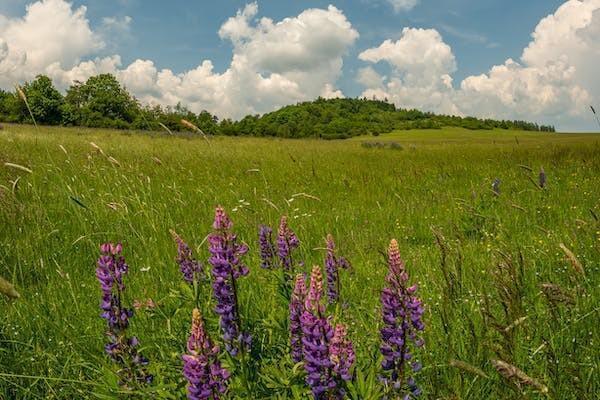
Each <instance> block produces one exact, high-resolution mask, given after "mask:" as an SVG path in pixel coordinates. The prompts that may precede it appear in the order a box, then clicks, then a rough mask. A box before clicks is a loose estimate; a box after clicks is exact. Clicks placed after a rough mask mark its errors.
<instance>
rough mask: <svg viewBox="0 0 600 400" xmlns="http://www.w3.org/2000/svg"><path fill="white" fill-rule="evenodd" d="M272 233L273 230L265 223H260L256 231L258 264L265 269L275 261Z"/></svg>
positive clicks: (270, 266) (271, 266)
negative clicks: (258, 252) (258, 253)
mask: <svg viewBox="0 0 600 400" xmlns="http://www.w3.org/2000/svg"><path fill="white" fill-rule="evenodd" d="M272 233H273V230H272V229H271V228H269V227H268V226H266V225H261V226H260V228H259V231H258V244H259V247H260V259H261V264H260V266H261V267H262V268H265V269H270V268H273V266H274V263H275V246H274V245H273V239H272Z"/></svg>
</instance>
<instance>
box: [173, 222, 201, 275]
mask: <svg viewBox="0 0 600 400" xmlns="http://www.w3.org/2000/svg"><path fill="white" fill-rule="evenodd" d="M171 235H172V236H173V240H175V243H177V257H176V258H175V261H176V262H177V264H179V270H180V271H181V273H182V274H183V279H184V280H185V281H186V282H187V283H189V284H193V283H194V281H196V282H197V281H199V280H200V279H201V278H202V276H203V274H204V271H203V269H204V267H203V265H202V263H200V262H199V261H197V260H196V259H195V258H194V255H193V254H192V249H190V247H189V246H188V245H187V243H186V242H184V241H183V239H181V237H180V236H179V235H178V234H177V233H176V232H175V231H171Z"/></svg>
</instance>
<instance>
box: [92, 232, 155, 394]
mask: <svg viewBox="0 0 600 400" xmlns="http://www.w3.org/2000/svg"><path fill="white" fill-rule="evenodd" d="M122 250H123V246H122V245H121V244H120V243H119V244H116V245H115V244H112V243H105V244H102V245H101V246H100V251H101V255H100V258H99V259H98V267H97V268H96V277H97V278H98V281H99V282H100V287H101V289H102V302H101V304H100V308H101V309H102V313H101V317H102V318H104V319H105V320H106V322H107V325H108V331H107V336H108V339H109V342H108V344H106V346H105V351H106V353H107V354H108V355H109V356H110V357H111V358H112V360H113V361H115V362H116V363H117V364H119V365H120V366H121V367H122V368H121V369H120V370H119V375H120V377H121V384H122V385H124V386H128V385H129V384H130V383H133V382H141V383H149V382H151V381H152V378H153V377H152V375H150V374H148V373H147V371H146V370H145V368H144V366H146V365H147V364H148V360H147V359H146V358H145V357H144V356H142V355H141V354H140V353H138V352H137V350H136V347H137V346H138V344H139V341H138V339H137V338H136V337H135V336H133V337H131V338H128V337H127V336H126V330H127V328H128V326H129V319H130V318H131V317H132V316H133V310H132V309H130V308H126V307H124V306H123V304H122V299H123V292H124V291H125V284H124V282H123V278H124V276H125V275H126V274H127V271H128V270H129V267H128V265H127V263H126V262H125V258H124V257H123V256H122V255H121V252H122Z"/></svg>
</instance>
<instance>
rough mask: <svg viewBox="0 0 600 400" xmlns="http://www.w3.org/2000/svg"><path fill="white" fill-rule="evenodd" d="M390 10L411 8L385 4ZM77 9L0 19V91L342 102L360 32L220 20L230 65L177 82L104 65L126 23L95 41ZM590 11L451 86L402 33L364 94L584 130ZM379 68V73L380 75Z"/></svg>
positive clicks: (444, 51) (249, 106)
mask: <svg viewBox="0 0 600 400" xmlns="http://www.w3.org/2000/svg"><path fill="white" fill-rule="evenodd" d="M388 2H389V3H390V4H391V5H392V6H393V7H394V10H396V11H403V10H409V9H411V8H413V7H414V6H415V5H416V4H417V0H388ZM86 11H87V10H86V8H85V7H84V6H81V7H78V8H76V7H74V6H73V5H72V4H70V3H68V2H67V1H65V0H39V1H36V2H34V3H32V4H30V5H29V6H27V8H26V12H25V14H24V16H22V17H18V18H8V17H5V16H3V15H1V14H0V87H3V88H7V89H9V88H12V87H13V85H14V84H15V83H17V82H23V81H25V80H30V79H33V78H34V77H35V76H36V75H37V74H46V75H48V76H50V77H51V78H52V79H53V80H54V81H55V82H56V84H57V86H59V87H60V88H61V89H66V88H67V87H68V86H69V85H70V84H71V83H72V82H73V81H74V80H85V79H87V78H88V77H89V76H92V75H96V74H99V73H113V74H115V75H116V76H117V78H118V79H119V80H120V81H121V82H122V83H123V84H124V85H125V86H126V87H127V88H128V89H129V90H130V91H131V92H132V93H133V94H134V95H135V96H136V97H137V98H138V99H140V100H141V101H143V102H148V103H157V104H163V105H175V104H177V103H178V102H181V103H182V104H185V105H187V106H189V107H190V108H191V109H192V110H193V111H196V112H199V111H201V110H205V109H206V110H208V111H210V112H212V113H215V114H217V115H218V116H220V117H232V118H240V117H242V116H244V115H246V114H255V113H263V112H267V111H271V110H273V109H275V108H277V107H279V106H282V105H285V104H290V103H294V102H297V101H303V100H310V99H313V98H315V97H317V96H323V97H343V95H344V94H343V93H342V92H341V90H339V89H338V88H337V87H336V81H337V80H338V78H339V77H340V76H341V74H342V71H343V60H344V57H346V56H347V55H348V52H349V51H350V49H352V48H353V46H354V44H355V42H356V40H357V39H358V37H359V33H358V32H357V31H356V30H355V29H354V27H353V26H352V24H351V23H350V21H348V19H347V18H346V16H345V15H344V13H343V12H342V11H341V10H339V9H338V8H336V7H334V6H329V7H327V8H326V9H316V8H311V9H307V10H304V11H303V12H301V13H300V14H298V15H297V16H292V17H288V18H284V19H282V20H280V21H274V20H272V19H270V18H266V17H259V9H258V4H257V3H256V2H255V3H250V4H248V5H246V6H245V7H244V8H243V9H240V10H239V11H238V12H237V13H236V15H234V16H232V17H230V18H229V19H227V20H226V21H225V22H224V23H223V24H222V25H221V27H220V29H219V31H218V35H219V37H220V38H221V39H222V40H224V41H228V42H230V43H231V44H232V47H233V50H232V55H231V62H230V64H229V66H228V67H227V68H226V69H225V70H224V71H222V72H219V71H215V69H214V66H213V63H212V61H211V60H203V61H201V62H200V63H199V65H198V66H197V67H195V68H193V69H191V70H188V71H184V72H182V73H175V72H173V71H172V70H170V69H159V68H158V67H157V66H156V65H155V63H154V62H153V61H152V60H143V59H138V60H135V61H134V62H132V63H131V64H129V65H123V64H122V61H121V58H120V56H119V55H117V54H114V55H110V56H105V57H99V55H100V54H110V51H111V50H112V49H111V48H110V47H109V44H108V43H110V42H111V38H113V37H118V36H123V35H130V34H132V33H131V30H130V23H131V21H132V19H131V17H123V18H116V17H111V16H107V17H105V18H103V19H102V21H100V25H99V27H98V28H97V29H96V30H94V29H92V28H91V26H90V22H89V21H88V19H87V16H86ZM598 38H600V0H583V1H578V0H569V1H566V2H565V3H564V4H563V5H561V6H560V7H559V8H558V9H557V10H556V11H555V12H554V13H553V14H551V15H549V16H547V17H545V18H543V19H542V20H541V21H540V22H539V23H538V25H537V27H536V28H535V30H534V32H533V33H532V35H531V42H530V43H529V45H528V46H527V47H526V48H525V49H524V50H523V52H522V54H521V56H520V58H519V59H518V60H513V59H510V58H509V59H507V60H506V61H505V62H504V63H503V64H501V65H495V66H493V67H492V68H491V69H490V70H489V71H487V72H485V73H482V74H480V75H474V76H469V77H467V78H465V79H464V80H463V81H462V82H454V81H453V74H454V73H456V70H457V60H456V58H455V56H454V54H453V51H452V48H451V47H450V46H449V45H448V44H447V43H445V42H444V39H443V37H442V35H441V34H440V33H439V32H438V30H436V29H423V28H412V27H406V28H404V29H403V30H402V33H401V36H400V37H399V38H398V39H396V40H392V39H387V40H384V41H383V42H381V43H380V44H379V45H378V46H375V47H372V48H369V49H365V50H363V51H362V52H360V54H359V56H358V57H359V59H360V60H361V61H363V62H364V67H363V68H361V69H360V70H359V71H358V73H357V75H356V81H357V83H358V84H359V85H360V86H361V87H363V88H364V89H363V91H362V95H363V96H367V97H372V96H376V97H378V98H384V97H386V98H388V99H389V100H390V101H393V102H394V103H395V104H396V105H398V106H400V107H414V108H419V109H424V110H431V111H435V112H443V113H450V114H459V115H476V116H481V117H494V118H507V119H527V120H538V121H543V122H550V123H554V124H557V125H558V126H559V127H560V128H563V129H570V128H578V127H586V126H587V127H591V126H593V125H592V123H593V121H592V119H591V115H590V114H589V111H588V105H589V104H599V103H600V74H598V73H597V72H596V69H597V66H598V65H600V42H599V41H598ZM382 66H383V69H387V71H386V73H385V74H382V73H380V72H378V71H382Z"/></svg>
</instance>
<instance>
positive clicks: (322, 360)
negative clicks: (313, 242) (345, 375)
mask: <svg viewBox="0 0 600 400" xmlns="http://www.w3.org/2000/svg"><path fill="white" fill-rule="evenodd" d="M322 291H323V276H322V274H321V268H320V267H319V266H314V267H313V269H312V272H311V275H310V288H309V290H308V295H307V296H306V300H305V305H304V308H305V309H304V312H303V313H302V317H301V319H300V321H301V324H302V347H303V355H304V369H305V370H306V373H307V376H306V383H307V384H308V386H309V387H310V389H311V391H312V393H313V397H314V398H315V399H326V398H329V397H331V396H332V395H333V394H334V393H335V392H336V388H337V384H336V381H335V378H334V376H333V373H332V368H333V362H332V361H331V360H330V357H329V343H330V341H331V339H332V338H333V329H332V328H331V324H330V322H329V320H328V319H327V318H326V317H325V316H324V315H323V312H324V311H325V308H324V306H323V305H322V304H321V295H322Z"/></svg>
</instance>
